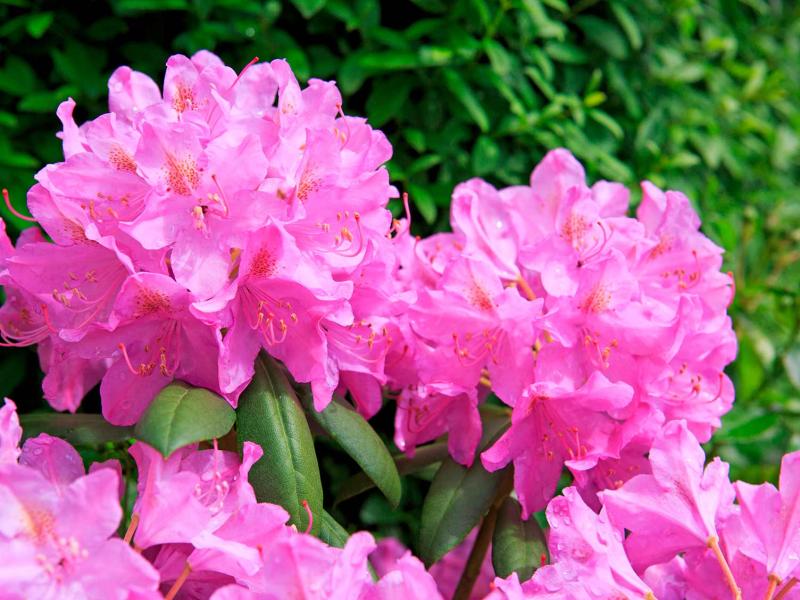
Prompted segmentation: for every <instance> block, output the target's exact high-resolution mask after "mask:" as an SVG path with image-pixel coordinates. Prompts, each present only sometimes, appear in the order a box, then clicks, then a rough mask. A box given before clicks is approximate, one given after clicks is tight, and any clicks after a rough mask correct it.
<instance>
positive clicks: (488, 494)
mask: <svg viewBox="0 0 800 600" xmlns="http://www.w3.org/2000/svg"><path fill="white" fill-rule="evenodd" d="M507 424H508V421H506V423H505V424H503V425H501V426H500V427H499V430H498V425H499V423H495V422H494V421H491V422H490V421H486V422H484V443H483V444H482V445H481V448H484V447H488V445H490V444H491V442H492V441H494V439H496V437H499V435H500V434H501V433H502V431H504V430H505V428H506V426H507ZM487 439H488V440H490V441H489V442H488V443H487V442H486V440H487ZM509 475H511V467H510V466H509V467H506V468H504V469H500V470H498V471H495V472H493V473H490V472H488V471H487V470H486V469H484V468H483V465H482V464H481V461H480V460H476V461H475V462H474V463H473V465H472V466H471V467H469V468H466V467H463V466H461V465H460V464H458V463H457V462H455V461H454V460H453V459H452V458H448V459H447V460H445V461H444V462H443V463H442V466H441V467H439V470H438V471H437V473H436V477H434V479H433V482H432V483H431V487H430V489H429V490H428V495H427V496H426V497H425V502H424V504H423V505H422V517H421V520H420V529H419V539H418V541H417V553H418V555H419V557H420V559H422V561H423V562H424V563H425V564H426V565H427V566H429V567H430V565H432V564H433V563H435V562H436V561H437V560H439V559H440V558H442V557H443V556H444V555H445V554H447V553H448V552H449V551H450V550H452V549H453V548H455V547H456V546H457V545H458V544H460V543H461V542H462V541H463V540H464V538H465V537H466V536H467V534H469V532H470V531H472V529H473V528H474V527H475V526H476V525H477V524H478V523H479V522H480V520H481V519H482V518H483V517H484V515H486V513H487V512H488V510H489V508H490V507H491V505H492V502H493V501H494V500H495V498H496V497H497V494H498V490H499V489H500V487H501V484H503V482H504V480H507V478H508V476H509Z"/></svg>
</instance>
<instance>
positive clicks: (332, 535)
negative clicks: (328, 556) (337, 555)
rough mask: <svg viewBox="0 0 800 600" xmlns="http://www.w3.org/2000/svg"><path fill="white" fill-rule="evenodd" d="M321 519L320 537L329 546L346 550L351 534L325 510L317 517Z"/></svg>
mask: <svg viewBox="0 0 800 600" xmlns="http://www.w3.org/2000/svg"><path fill="white" fill-rule="evenodd" d="M317 518H318V519H319V534H318V537H319V539H321V540H322V541H323V542H325V543H326V544H328V545H329V546H334V547H336V548H344V545H345V544H346V543H347V538H349V537H350V534H348V533H347V530H346V529H345V528H344V527H342V526H341V525H340V524H339V521H337V520H336V519H334V518H333V517H332V516H331V514H330V513H329V512H328V511H327V510H323V511H322V512H320V513H319V516H318V517H317Z"/></svg>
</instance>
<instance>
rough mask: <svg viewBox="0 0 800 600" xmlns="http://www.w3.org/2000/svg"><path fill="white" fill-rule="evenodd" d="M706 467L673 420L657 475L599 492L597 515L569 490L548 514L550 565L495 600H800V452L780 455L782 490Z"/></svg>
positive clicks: (513, 581)
mask: <svg viewBox="0 0 800 600" xmlns="http://www.w3.org/2000/svg"><path fill="white" fill-rule="evenodd" d="M704 462H705V455H704V453H703V450H702V448H701V447H700V444H699V443H698V441H697V438H696V437H695V436H694V435H693V434H692V432H691V431H690V429H689V427H688V424H687V422H686V421H684V420H680V421H673V422H671V423H669V424H668V425H667V426H666V427H665V428H664V430H663V431H662V433H661V434H659V436H658V437H657V438H656V440H655V442H654V444H653V449H652V451H651V452H650V463H651V469H652V473H648V474H640V475H636V476H635V477H633V478H631V479H630V480H628V481H627V482H626V483H625V484H624V485H622V486H621V487H620V488H619V489H617V490H607V491H604V492H602V493H601V494H600V498H601V501H602V508H601V510H600V512H599V514H598V513H597V512H595V511H593V510H592V509H591V508H589V507H588V506H587V505H586V504H585V503H584V501H583V500H582V499H581V496H580V494H579V493H578V491H577V490H576V489H575V488H574V487H569V488H566V489H565V490H564V493H563V496H558V497H556V498H554V499H553V500H552V501H551V502H550V504H549V505H548V507H547V520H548V522H549V524H550V536H549V549H550V556H551V558H552V561H553V562H552V564H550V565H547V566H545V567H542V568H541V569H539V570H537V571H536V573H535V574H534V576H533V577H532V578H531V579H530V580H529V581H527V582H525V583H522V584H520V582H519V579H518V578H517V577H516V574H514V575H512V576H511V577H509V578H508V579H506V580H500V579H498V580H495V582H494V586H495V588H496V589H495V592H494V593H493V594H491V595H490V596H489V598H491V599H493V600H503V599H508V600H523V599H526V600H528V599H531V600H532V599H539V598H541V599H545V598H574V599H575V600H580V599H584V598H586V599H588V598H612V597H613V598H651V599H652V598H658V599H659V600H682V599H683V598H688V599H701V598H731V597H733V598H746V599H747V598H766V599H772V598H773V597H774V598H782V599H788V598H800V586H797V587H795V586H796V584H797V581H798V578H800V535H798V530H799V529H798V528H800V523H799V522H798V519H797V515H796V512H797V510H798V501H800V498H798V494H797V490H798V487H797V483H798V481H800V468H799V467H800V453H798V452H794V453H791V454H787V455H786V456H785V457H784V458H783V462H782V464H781V474H780V489H775V487H774V486H772V484H769V483H764V484H761V485H751V484H748V483H744V482H741V481H737V482H736V483H734V484H733V485H731V483H730V481H729V480H728V465H727V464H725V463H724V462H722V461H720V460H719V458H715V459H714V460H712V461H711V462H710V463H708V465H706V466H705V468H704V467H703V464H704ZM625 531H627V532H629V535H627V537H626V536H625V535H624V532H625Z"/></svg>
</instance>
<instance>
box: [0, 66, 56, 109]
mask: <svg viewBox="0 0 800 600" xmlns="http://www.w3.org/2000/svg"><path fill="white" fill-rule="evenodd" d="M36 85H37V80H36V71H34V70H33V67H31V66H30V65H29V64H28V63H26V62H25V61H24V60H22V59H21V58H19V57H18V56H9V57H8V59H7V60H6V63H5V65H3V68H2V69H0V91H3V92H6V93H8V94H11V95H13V96H25V95H27V94H30V93H31V92H33V90H34V89H36ZM54 108H55V107H54Z"/></svg>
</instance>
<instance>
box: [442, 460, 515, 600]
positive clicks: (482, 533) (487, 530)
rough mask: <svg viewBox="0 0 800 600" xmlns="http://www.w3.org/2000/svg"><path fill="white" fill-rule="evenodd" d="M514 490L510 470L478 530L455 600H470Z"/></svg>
mask: <svg viewBox="0 0 800 600" xmlns="http://www.w3.org/2000/svg"><path fill="white" fill-rule="evenodd" d="M513 488H514V471H513V469H508V472H507V473H506V476H505V477H504V478H503V480H502V481H501V482H500V487H499V489H498V491H497V496H496V497H495V500H494V502H493V503H492V506H491V507H490V508H489V512H487V513H486V516H485V517H484V518H483V521H482V522H481V527H480V529H478V535H477V536H476V537H475V543H474V544H473V545H472V550H471V551H470V553H469V558H468V559H467V564H466V565H464V572H463V573H462V574H461V579H459V581H458V586H457V587H456V591H455V593H454V594H453V600H469V597H470V594H471V593H472V588H473V587H474V586H475V581H476V580H477V579H478V575H480V572H481V566H482V565H483V560H484V558H485V557H486V552H487V550H488V549H489V544H491V542H492V535H493V534H494V527H495V525H496V524H497V515H498V514H499V512H500V507H501V506H502V504H503V501H504V500H505V499H506V497H507V496H508V495H509V494H510V493H511V490H512V489H513Z"/></svg>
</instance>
